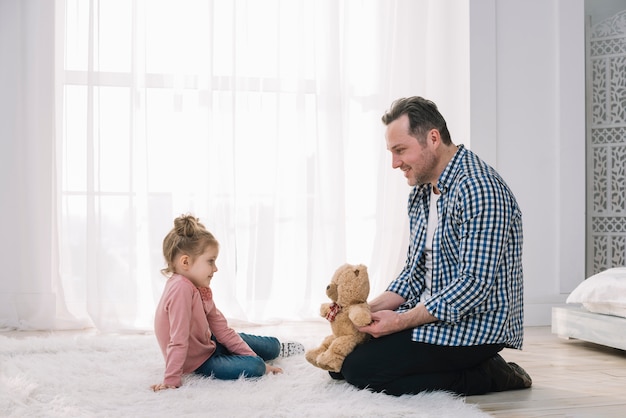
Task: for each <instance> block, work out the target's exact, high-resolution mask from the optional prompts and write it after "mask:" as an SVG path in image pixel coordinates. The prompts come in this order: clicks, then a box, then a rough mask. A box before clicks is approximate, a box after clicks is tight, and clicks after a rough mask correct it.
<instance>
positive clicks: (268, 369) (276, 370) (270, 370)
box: [265, 363, 283, 374]
mask: <svg viewBox="0 0 626 418" xmlns="http://www.w3.org/2000/svg"><path fill="white" fill-rule="evenodd" d="M282 372H283V369H281V368H280V367H276V366H270V365H269V364H267V363H266V364H265V374H268V373H272V374H276V373H282Z"/></svg>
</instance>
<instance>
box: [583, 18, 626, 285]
mask: <svg viewBox="0 0 626 418" xmlns="http://www.w3.org/2000/svg"><path fill="white" fill-rule="evenodd" d="M589 45H590V48H589V52H588V53H589V57H588V59H589V60H590V68H591V80H590V87H591V115H590V119H591V129H590V133H591V136H590V138H588V141H587V142H588V144H587V155H588V164H589V166H588V170H587V181H588V183H589V187H588V190H589V191H590V193H591V196H588V197H587V200H588V208H587V223H588V229H589V230H590V232H591V233H590V236H589V237H588V243H587V245H588V248H587V250H588V251H587V252H588V253H590V258H589V259H588V262H590V263H591V264H592V271H591V272H592V273H598V272H600V271H603V270H606V269H607V268H610V267H616V266H626V11H624V12H621V13H618V14H616V15H615V16H613V17H612V18H610V19H607V20H605V21H603V22H600V23H598V24H597V25H595V26H594V27H593V28H592V31H591V37H590V43H589ZM589 247H591V248H589Z"/></svg>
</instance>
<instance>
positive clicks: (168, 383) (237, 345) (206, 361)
mask: <svg viewBox="0 0 626 418" xmlns="http://www.w3.org/2000/svg"><path fill="white" fill-rule="evenodd" d="M218 252H219V244H218V242H217V240H216V239H215V238H214V237H213V235H212V234H211V233H210V232H209V231H207V230H206V229H205V227H204V225H202V224H201V223H200V222H199V221H198V219H197V218H195V217H193V216H191V215H183V216H180V217H178V218H176V219H175V220H174V228H173V229H172V230H171V231H170V232H169V233H168V234H167V236H166V237H165V239H164V240H163V256H164V257H165V261H166V262H167V267H166V268H164V269H163V270H161V272H162V273H163V274H164V275H165V276H167V277H169V279H168V280H167V283H166V285H165V289H164V290H163V295H162V296H161V301H160V302H159V305H158V307H157V310H156V315H155V320H154V331H155V334H156V337H157V340H158V342H159V346H160V347H161V351H162V352H163V357H164V358H165V377H164V378H163V383H159V384H156V385H152V386H151V388H152V390H154V391H155V392H156V391H159V390H161V389H168V388H177V387H179V386H180V385H181V381H182V375H183V374H186V373H192V372H193V373H198V374H202V375H205V376H213V377H215V378H217V379H237V378H239V377H240V376H245V377H259V376H262V375H264V374H265V373H282V370H281V369H280V368H278V367H275V366H271V365H269V364H266V363H265V362H266V361H268V360H272V359H275V358H276V357H278V356H279V355H281V356H283V357H285V356H288V355H292V354H301V353H303V352H304V347H303V346H302V344H299V343H292V342H289V343H282V344H281V343H280V342H279V341H278V340H277V339H276V338H274V337H260V336H256V335H248V334H244V333H241V334H238V333H237V332H235V330H233V329H232V328H230V327H229V326H228V322H227V321H226V318H225V317H224V315H222V313H221V312H220V311H219V310H218V309H217V307H216V306H215V302H213V294H212V292H211V288H210V287H209V285H210V284H211V279H212V278H213V274H214V273H215V272H216V271H217V265H216V264H215V261H216V259H217V255H218Z"/></svg>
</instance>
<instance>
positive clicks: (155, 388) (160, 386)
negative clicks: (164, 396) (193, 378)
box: [150, 383, 176, 392]
mask: <svg viewBox="0 0 626 418" xmlns="http://www.w3.org/2000/svg"><path fill="white" fill-rule="evenodd" d="M150 389H152V390H153V391H154V392H158V391H160V390H163V389H176V386H172V385H166V384H165V383H158V384H156V385H152V386H150Z"/></svg>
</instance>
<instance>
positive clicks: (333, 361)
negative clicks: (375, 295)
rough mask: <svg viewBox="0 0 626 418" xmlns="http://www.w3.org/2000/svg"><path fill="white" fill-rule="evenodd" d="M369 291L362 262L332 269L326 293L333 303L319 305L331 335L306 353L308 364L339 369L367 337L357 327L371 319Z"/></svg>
mask: <svg viewBox="0 0 626 418" xmlns="http://www.w3.org/2000/svg"><path fill="white" fill-rule="evenodd" d="M369 292H370V282H369V275H368V273H367V267H366V266H364V265H363V264H359V265H351V264H344V265H342V266H340V267H339V268H338V269H337V270H336V271H335V273H334V274H333V277H332V279H331V281H330V284H329V285H328V286H327V287H326V295H327V296H328V297H329V298H330V300H331V301H332V303H323V304H322V306H321V307H320V315H321V316H322V317H324V318H326V319H327V320H328V321H329V322H330V327H331V330H332V334H331V335H329V336H327V337H326V338H325V339H324V341H322V344H321V345H320V346H319V347H317V348H314V349H311V350H308V351H307V352H306V353H305V358H306V359H307V361H308V362H309V363H311V364H313V365H314V366H316V367H319V368H321V369H324V370H329V371H332V372H339V371H340V370H341V365H342V364H343V360H344V359H345V358H346V356H347V355H348V354H349V353H350V352H351V351H352V350H353V349H354V347H356V346H357V344H360V343H362V342H364V341H365V340H366V339H367V337H368V334H365V333H363V332H360V331H359V330H358V329H357V327H361V326H365V325H368V324H370V323H371V321H372V316H371V312H370V307H369V305H368V304H367V297H368V295H369Z"/></svg>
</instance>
